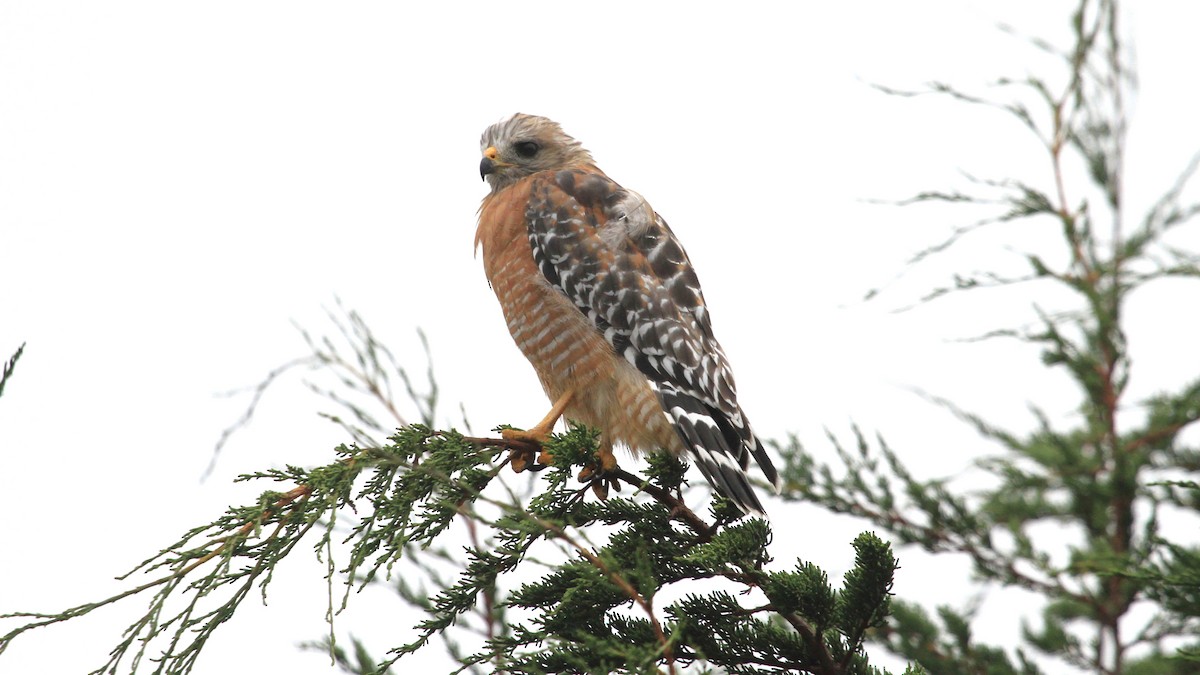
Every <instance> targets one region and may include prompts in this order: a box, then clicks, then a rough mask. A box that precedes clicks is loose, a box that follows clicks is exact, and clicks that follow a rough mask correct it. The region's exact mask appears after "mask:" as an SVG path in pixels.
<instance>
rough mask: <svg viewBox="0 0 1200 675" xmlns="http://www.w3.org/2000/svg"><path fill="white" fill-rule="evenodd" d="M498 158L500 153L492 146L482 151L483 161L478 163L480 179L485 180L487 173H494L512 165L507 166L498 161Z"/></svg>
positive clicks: (506, 163)
mask: <svg viewBox="0 0 1200 675" xmlns="http://www.w3.org/2000/svg"><path fill="white" fill-rule="evenodd" d="M499 157H500V151H499V150H497V149H496V146H494V145H491V146H488V149H487V150H484V151H483V159H482V160H481V161H480V162H479V177H480V178H484V179H486V178H487V175H488V174H489V173H496V171H497V170H498V169H502V168H504V167H506V166H512V164H509V163H508V162H502V161H500V160H499Z"/></svg>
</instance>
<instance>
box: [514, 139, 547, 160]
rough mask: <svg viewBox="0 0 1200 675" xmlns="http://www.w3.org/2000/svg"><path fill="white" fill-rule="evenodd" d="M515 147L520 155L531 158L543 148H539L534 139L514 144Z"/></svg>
mask: <svg viewBox="0 0 1200 675" xmlns="http://www.w3.org/2000/svg"><path fill="white" fill-rule="evenodd" d="M513 149H514V150H516V151H517V154H518V155H520V156H522V157H524V158H526V159H529V158H530V157H533V156H534V155H536V154H537V153H538V150H540V149H541V148H539V147H538V144H537V143H534V142H533V141H521V142H520V143H517V144H516V145H514V146H513Z"/></svg>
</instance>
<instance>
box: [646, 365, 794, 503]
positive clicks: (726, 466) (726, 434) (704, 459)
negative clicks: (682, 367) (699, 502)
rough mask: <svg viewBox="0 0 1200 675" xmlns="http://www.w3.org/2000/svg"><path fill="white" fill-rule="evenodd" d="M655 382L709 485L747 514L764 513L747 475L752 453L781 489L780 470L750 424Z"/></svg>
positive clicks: (675, 389)
mask: <svg viewBox="0 0 1200 675" xmlns="http://www.w3.org/2000/svg"><path fill="white" fill-rule="evenodd" d="M656 384H657V385H658V386H657V389H658V395H659V398H660V400H661V401H662V407H663V410H665V411H666V413H667V415H669V416H670V417H671V419H672V421H673V422H674V424H675V430H676V431H677V432H678V433H679V436H680V438H682V439H683V443H684V445H685V446H686V447H687V449H688V451H689V452H690V453H691V456H692V459H693V460H694V461H695V463H696V466H697V467H699V468H700V473H702V474H704V477H705V478H706V479H707V480H708V482H709V484H710V485H712V486H713V488H715V489H716V491H717V492H718V493H719V494H720V495H721V496H723V497H725V498H727V499H729V500H730V501H732V502H733V503H734V504H736V505H737V507H738V508H740V509H741V510H742V511H743V512H744V513H751V514H754V515H759V516H765V515H766V512H765V511H764V510H763V506H762V502H760V501H759V499H758V495H757V494H755V492H754V486H752V485H751V484H750V478H749V476H748V475H747V474H746V472H747V470H748V469H749V468H750V458H751V456H753V457H754V462H755V463H756V464H758V466H759V468H760V469H761V470H762V472H763V475H765V476H766V477H767V480H769V481H770V482H771V484H772V485H774V486H775V490H776V492H778V491H779V472H778V471H776V470H775V465H774V464H772V463H771V458H770V457H768V456H767V451H766V448H764V447H763V445H762V442H760V441H759V440H758V439H757V438H756V437H755V436H754V433H753V432H752V431H750V429H749V428H748V427H746V426H741V427H738V426H735V425H734V423H733V422H732V421H730V420H729V419H728V418H727V417H726V416H725V415H723V414H722V413H720V412H718V411H714V410H712V409H711V408H709V407H708V406H707V405H705V404H704V402H703V401H700V400H699V399H697V398H695V397H694V396H691V395H689V394H687V393H686V392H682V391H679V390H678V389H677V388H675V386H674V385H672V384H671V383H668V382H659V383H656Z"/></svg>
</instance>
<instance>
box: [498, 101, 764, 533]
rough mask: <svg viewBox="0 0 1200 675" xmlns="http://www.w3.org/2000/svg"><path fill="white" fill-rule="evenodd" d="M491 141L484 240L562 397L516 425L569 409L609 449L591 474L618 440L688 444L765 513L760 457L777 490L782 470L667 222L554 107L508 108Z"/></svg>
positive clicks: (522, 328)
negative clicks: (749, 409)
mask: <svg viewBox="0 0 1200 675" xmlns="http://www.w3.org/2000/svg"><path fill="white" fill-rule="evenodd" d="M480 147H481V149H482V150H483V159H482V161H481V162H480V164H479V173H480V174H481V176H482V177H483V178H484V179H485V180H487V182H488V184H489V185H490V186H491V192H490V193H489V194H488V195H487V196H486V197H484V199H483V204H482V205H481V206H480V209H479V227H478V230H477V231H476V233H475V246H476V249H477V250H478V248H479V247H482V248H483V267H484V271H485V273H486V274H487V278H488V281H489V282H490V283H491V286H492V289H493V290H494V291H495V293H496V297H497V298H498V299H499V300H500V306H501V307H502V308H503V311H504V318H505V319H506V320H507V322H508V330H509V332H511V333H512V336H513V339H514V340H515V341H516V343H517V347H519V348H520V350H521V351H522V352H523V353H524V354H525V357H526V358H528V359H529V362H530V363H531V364H533V367H534V369H535V370H536V371H537V374H538V377H539V378H540V379H541V382H542V388H543V389H545V391H546V395H547V396H548V397H549V398H550V400H551V401H552V402H553V405H552V407H551V410H550V413H549V414H548V415H546V417H545V418H544V419H543V420H542V421H541V422H538V423H537V424H536V425H534V427H533V428H532V429H530V430H528V431H518V430H506V432H505V436H506V437H507V438H510V439H520V440H527V441H533V442H536V443H539V444H540V442H541V441H544V440H545V439H546V437H547V436H548V435H549V433H550V430H551V428H553V426H554V424H555V423H556V422H557V421H558V419H559V418H560V417H562V416H564V415H565V416H566V417H567V418H568V419H572V420H575V421H577V422H581V423H583V424H586V425H588V426H591V427H594V428H598V429H599V430H600V449H599V457H600V461H599V463H598V466H595V467H589V468H587V469H585V470H584V473H583V474H582V475H581V476H580V477H581V479H584V480H587V479H589V478H590V479H593V480H596V479H603V476H604V474H605V472H607V471H611V470H613V469H614V468H615V467H616V465H617V463H616V458H615V457H614V456H613V453H612V446H613V445H614V444H618V445H624V446H626V447H628V448H629V449H630V450H631V451H633V452H634V453H635V454H636V453H638V452H653V451H656V450H660V449H663V450H666V451H668V452H671V453H673V454H675V455H679V454H680V453H683V452H684V451H686V452H687V453H688V454H689V455H690V456H691V459H692V460H693V462H694V463H695V464H696V466H698V467H699V468H700V471H701V472H702V473H703V474H704V477H705V478H707V479H708V482H709V483H710V484H711V485H712V486H713V487H714V488H715V489H716V491H717V492H718V493H720V494H721V495H724V496H725V497H727V498H729V499H730V500H731V501H732V502H733V503H735V504H736V505H737V506H738V507H739V508H741V509H742V510H743V512H749V513H756V514H762V513H763V507H762V503H761V502H760V501H759V499H758V496H757V495H755V493H754V490H753V488H752V487H751V485H750V482H749V479H748V476H747V475H746V471H747V469H748V468H749V466H750V461H751V459H752V458H753V460H754V462H755V463H756V464H757V465H758V467H759V468H760V469H761V470H762V472H763V474H764V475H765V476H766V478H767V480H768V481H770V482H771V483H772V484H773V485H774V486H775V489H776V491H778V490H779V473H778V472H777V471H776V470H775V467H774V466H773V465H772V464H771V459H770V457H768V456H767V453H766V450H765V449H764V448H763V445H762V442H761V441H759V439H758V438H757V437H755V435H754V432H753V431H752V430H751V428H750V423H749V422H748V421H747V420H746V416H745V414H744V413H743V412H742V409H741V407H740V406H738V402H737V393H736V390H735V388H734V383H733V373H732V372H731V371H730V368H729V364H728V363H727V362H726V360H725V354H724V353H722V351H721V345H719V344H718V343H717V339H716V337H714V336H713V331H712V326H711V322H710V319H709V314H708V308H707V307H706V306H705V304H704V296H703V295H702V294H701V292H700V282H699V280H698V279H697V278H696V272H695V271H694V270H693V269H692V264H691V261H689V260H688V257H687V254H686V253H685V252H684V250H683V247H682V246H681V245H680V244H679V240H678V239H676V238H675V235H674V234H673V233H672V232H671V229H670V228H669V227H667V223H666V221H664V220H663V219H662V217H661V216H659V215H658V214H657V213H655V212H654V209H652V208H651V207H650V204H649V203H647V202H646V200H645V199H644V198H643V197H642V196H641V195H639V194H638V193H636V192H634V191H632V190H627V189H625V188H623V187H621V186H620V185H618V184H617V183H616V182H614V181H613V180H612V179H610V178H609V177H608V176H606V175H605V174H604V172H603V171H601V170H600V169H598V168H597V167H596V165H595V163H594V162H593V160H592V156H591V154H589V153H588V151H587V150H585V149H584V148H583V147H582V146H581V145H580V144H579V142H578V141H576V140H575V139H573V138H571V137H570V136H568V135H567V134H565V133H563V130H562V128H561V127H560V126H559V125H558V124H557V123H555V122H553V121H551V120H549V119H546V118H545V117H537V116H534V115H524V114H519V113H518V114H516V115H513V116H512V117H509V118H507V119H504V120H501V121H500V122H497V123H496V124H493V125H492V126H490V127H488V129H487V130H486V131H484V132H483V137H482V139H481V140H480ZM538 461H540V462H541V463H543V464H546V463H551V462H552V461H553V458H552V457H550V456H549V455H548V453H545V452H542V453H541V455H540V456H539V459H538ZM532 462H533V457H532V453H531V452H530V453H527V454H525V455H524V456H522V453H514V454H513V456H512V464H513V468H514V469H516V470H517V471H521V470H523V469H525V468H527V467H529V466H532V464H531V463H532Z"/></svg>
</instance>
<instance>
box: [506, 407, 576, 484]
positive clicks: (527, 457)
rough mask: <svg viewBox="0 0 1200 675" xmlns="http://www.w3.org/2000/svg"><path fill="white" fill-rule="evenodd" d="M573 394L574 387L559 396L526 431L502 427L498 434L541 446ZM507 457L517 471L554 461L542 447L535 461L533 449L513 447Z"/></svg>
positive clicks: (512, 439) (509, 438) (507, 438)
mask: <svg viewBox="0 0 1200 675" xmlns="http://www.w3.org/2000/svg"><path fill="white" fill-rule="evenodd" d="M574 396H575V390H574V389H568V390H567V392H566V393H565V394H563V395H562V396H559V397H558V400H557V401H555V402H554V405H553V406H551V408H550V412H548V413H546V416H545V417H544V418H542V421H541V422H538V423H537V424H535V425H533V428H532V429H530V430H528V431H526V430H523V429H502V430H501V431H500V435H501V436H502V437H503V438H504V439H505V440H509V441H525V442H526V443H533V444H534V445H537V446H538V447H542V444H543V443H545V442H546V439H547V438H549V437H550V430H551V429H553V428H554V425H555V424H557V423H558V418H560V417H562V415H563V411H564V410H566V409H567V405H568V404H569V403H570V402H571V399H572V398H574ZM508 457H509V460H510V461H511V462H512V468H513V471H516V472H517V473H520V472H522V471H524V470H525V469H528V468H531V466H538V465H540V466H546V465H549V464H553V463H554V455H551V454H550V452H549V451H548V450H546V449H545V448H542V451H541V452H540V453H539V454H538V456H537V460H536V461H535V460H534V457H533V450H516V449H514V450H513V451H512V452H510V453H509V455H508Z"/></svg>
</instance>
